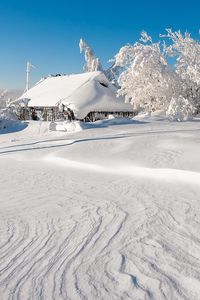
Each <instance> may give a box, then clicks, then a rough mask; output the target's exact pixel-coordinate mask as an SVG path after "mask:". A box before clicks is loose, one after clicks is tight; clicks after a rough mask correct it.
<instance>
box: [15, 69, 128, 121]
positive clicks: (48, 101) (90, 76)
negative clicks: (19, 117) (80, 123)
mask: <svg viewBox="0 0 200 300" xmlns="http://www.w3.org/2000/svg"><path fill="white" fill-rule="evenodd" d="M99 82H102V83H105V84H107V85H108V87H104V86H102V85H101V84H100V83H99ZM20 99H30V101H29V103H28V106H29V107H32V106H34V107H37V106H39V107H53V106H56V105H57V104H58V103H63V104H66V105H67V106H68V107H69V108H71V109H73V111H74V113H75V115H76V117H77V118H78V119H83V118H84V117H85V116H86V115H87V114H88V113H89V112H90V111H133V107H132V105H130V104H127V103H124V99H123V98H122V97H118V98H117V97H116V89H115V87H114V86H113V85H112V84H110V83H109V82H108V80H107V79H106V77H105V75H104V74H103V73H102V72H100V71H96V72H88V73H82V74H76V75H63V76H57V77H47V78H46V79H44V80H41V81H39V82H38V84H36V85H35V86H34V87H32V88H31V89H30V90H28V91H27V92H25V93H24V94H23V95H22V96H21V97H19V99H17V101H20Z"/></svg>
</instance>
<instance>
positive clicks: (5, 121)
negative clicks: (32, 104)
mask: <svg viewBox="0 0 200 300" xmlns="http://www.w3.org/2000/svg"><path fill="white" fill-rule="evenodd" d="M19 123H20V121H19V120H18V118H17V116H16V114H15V113H14V112H12V110H11V109H9V108H4V109H0V130H1V129H5V128H9V127H14V126H16V125H18V124H19Z"/></svg>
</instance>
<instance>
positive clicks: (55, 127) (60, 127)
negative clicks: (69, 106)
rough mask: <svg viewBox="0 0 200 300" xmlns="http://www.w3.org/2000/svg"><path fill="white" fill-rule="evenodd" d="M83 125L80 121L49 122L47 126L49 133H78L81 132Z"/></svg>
mask: <svg viewBox="0 0 200 300" xmlns="http://www.w3.org/2000/svg"><path fill="white" fill-rule="evenodd" d="M83 124H84V123H82V122H80V121H73V122H70V121H64V122H51V123H50V124H49V130H51V131H66V132H78V131H81V130H83V128H84V126H83Z"/></svg>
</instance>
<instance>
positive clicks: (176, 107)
mask: <svg viewBox="0 0 200 300" xmlns="http://www.w3.org/2000/svg"><path fill="white" fill-rule="evenodd" d="M194 110H195V109H194V105H193V103H192V102H190V101H189V100H187V99H186V98H184V97H183V96H178V97H173V98H172V100H171V102H170V104H169V107H168V110H167V112H166V115H167V116H168V118H169V119H170V120H171V121H187V120H190V119H192V115H193V113H194Z"/></svg>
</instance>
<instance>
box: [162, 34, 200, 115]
mask: <svg viewBox="0 0 200 300" xmlns="http://www.w3.org/2000/svg"><path fill="white" fill-rule="evenodd" d="M166 31H167V34H165V35H161V36H162V37H167V38H168V39H169V40H170V42H172V44H171V45H169V46H168V47H166V49H165V50H166V53H167V54H168V55H169V56H172V57H175V58H176V66H175V67H176V72H177V74H178V75H179V76H180V77H181V79H182V80H183V82H184V88H185V94H186V97H187V98H188V99H190V100H191V101H193V103H194V105H195V106H196V108H197V110H199V111H200V42H199V41H197V40H194V39H193V38H191V35H190V33H187V32H186V33H184V34H182V33H181V32H180V31H175V32H173V31H172V30H171V29H166Z"/></svg>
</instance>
